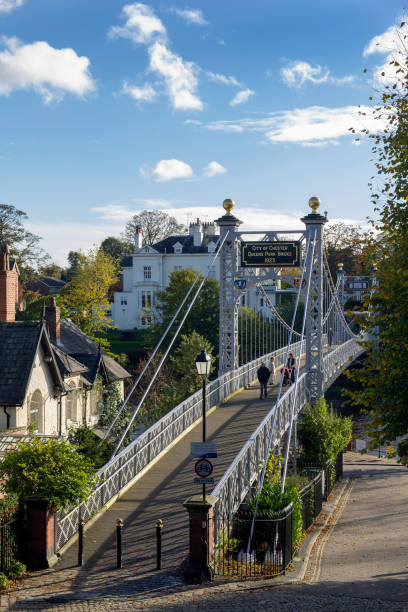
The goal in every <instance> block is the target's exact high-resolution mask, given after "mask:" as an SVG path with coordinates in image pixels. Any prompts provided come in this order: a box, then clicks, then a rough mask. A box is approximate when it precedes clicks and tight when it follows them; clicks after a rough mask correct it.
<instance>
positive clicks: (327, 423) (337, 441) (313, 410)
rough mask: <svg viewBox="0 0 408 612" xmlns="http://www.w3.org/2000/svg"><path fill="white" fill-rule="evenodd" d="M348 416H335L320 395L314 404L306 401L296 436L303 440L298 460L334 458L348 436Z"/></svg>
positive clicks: (319, 462) (310, 461)
mask: <svg viewBox="0 0 408 612" xmlns="http://www.w3.org/2000/svg"><path fill="white" fill-rule="evenodd" d="M352 426H353V424H352V419H351V417H341V416H338V415H337V414H336V413H335V412H334V411H333V409H331V408H328V406H327V403H326V400H325V399H324V398H321V399H320V400H319V401H318V402H316V404H314V405H313V406H311V405H310V404H308V405H307V406H306V408H305V410H304V411H303V413H302V417H301V420H299V424H298V436H299V440H300V442H301V444H302V454H301V456H300V463H302V464H303V465H308V464H316V465H320V466H323V465H325V464H326V463H327V461H331V462H332V463H334V462H335V460H336V457H337V455H338V454H339V453H340V452H341V451H342V450H344V448H345V447H346V446H347V444H348V443H349V442H350V440H351V432H352Z"/></svg>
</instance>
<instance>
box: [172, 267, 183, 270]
mask: <svg viewBox="0 0 408 612" xmlns="http://www.w3.org/2000/svg"><path fill="white" fill-rule="evenodd" d="M182 269H183V266H174V270H182Z"/></svg>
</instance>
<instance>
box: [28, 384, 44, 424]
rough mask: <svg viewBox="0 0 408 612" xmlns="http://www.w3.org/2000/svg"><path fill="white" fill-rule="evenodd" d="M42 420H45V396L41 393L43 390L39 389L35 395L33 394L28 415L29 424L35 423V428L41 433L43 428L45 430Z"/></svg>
mask: <svg viewBox="0 0 408 612" xmlns="http://www.w3.org/2000/svg"><path fill="white" fill-rule="evenodd" d="M42 421H43V398H42V395H41V391H40V390H39V389H37V390H36V391H34V393H33V395H32V396H31V400H30V407H29V415H28V424H29V425H35V430H36V431H38V432H39V433H42V430H43V427H42Z"/></svg>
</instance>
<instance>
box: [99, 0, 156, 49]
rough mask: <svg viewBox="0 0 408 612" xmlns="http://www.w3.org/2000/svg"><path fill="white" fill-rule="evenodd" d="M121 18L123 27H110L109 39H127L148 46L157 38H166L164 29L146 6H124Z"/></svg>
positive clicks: (137, 3) (138, 4)
mask: <svg viewBox="0 0 408 612" xmlns="http://www.w3.org/2000/svg"><path fill="white" fill-rule="evenodd" d="M121 16H122V17H123V19H125V25H124V26H123V27H121V26H114V27H112V28H111V29H110V30H109V36H110V37H111V38H117V37H120V38H129V39H130V40H132V41H133V42H135V43H143V44H148V43H150V42H151V41H152V40H153V39H155V38H157V37H159V38H161V39H165V38H166V28H165V27H164V25H163V23H162V22H161V21H160V19H159V18H158V17H156V15H155V14H154V12H153V11H152V9H151V8H150V7H149V6H147V5H146V4H141V3H139V2H135V3H134V4H125V6H124V7H123V9H122V15H121Z"/></svg>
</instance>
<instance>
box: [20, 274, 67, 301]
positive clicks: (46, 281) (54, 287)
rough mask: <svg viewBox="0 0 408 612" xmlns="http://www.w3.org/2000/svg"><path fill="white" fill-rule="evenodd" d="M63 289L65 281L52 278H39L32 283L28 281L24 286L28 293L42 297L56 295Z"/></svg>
mask: <svg viewBox="0 0 408 612" xmlns="http://www.w3.org/2000/svg"><path fill="white" fill-rule="evenodd" d="M64 287H65V281H63V280H61V279H59V278H53V277H52V276H40V277H39V278H37V279H35V280H33V281H29V282H28V283H27V284H26V286H25V288H26V289H27V290H28V291H36V292H37V293H40V294H41V295H44V296H46V295H52V294H53V293H58V292H59V291H61V289H63V288H64Z"/></svg>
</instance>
